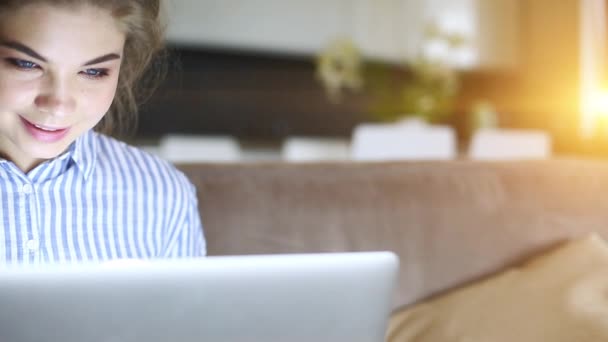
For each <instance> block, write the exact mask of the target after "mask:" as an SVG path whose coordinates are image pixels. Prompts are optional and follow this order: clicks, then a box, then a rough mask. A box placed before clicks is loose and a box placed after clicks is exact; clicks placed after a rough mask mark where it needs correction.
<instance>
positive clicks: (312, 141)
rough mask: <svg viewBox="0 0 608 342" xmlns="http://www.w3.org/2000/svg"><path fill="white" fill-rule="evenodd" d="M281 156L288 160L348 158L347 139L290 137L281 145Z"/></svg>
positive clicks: (348, 147)
mask: <svg viewBox="0 0 608 342" xmlns="http://www.w3.org/2000/svg"><path fill="white" fill-rule="evenodd" d="M281 158H282V159H283V160H286V161H290V162H306V161H321V160H347V159H349V158H350V146H349V141H348V139H335V138H312V137H290V138H287V139H286V140H285V141H284V142H283V145H282V147H281Z"/></svg>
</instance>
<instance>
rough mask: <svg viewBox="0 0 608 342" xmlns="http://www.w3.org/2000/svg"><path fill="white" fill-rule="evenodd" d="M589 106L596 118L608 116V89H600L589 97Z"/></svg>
mask: <svg viewBox="0 0 608 342" xmlns="http://www.w3.org/2000/svg"><path fill="white" fill-rule="evenodd" d="M589 108H590V110H591V112H592V113H593V115H594V116H595V118H596V119H603V120H605V119H607V118H608V89H600V90H598V91H596V92H595V93H594V94H591V96H590V98H589Z"/></svg>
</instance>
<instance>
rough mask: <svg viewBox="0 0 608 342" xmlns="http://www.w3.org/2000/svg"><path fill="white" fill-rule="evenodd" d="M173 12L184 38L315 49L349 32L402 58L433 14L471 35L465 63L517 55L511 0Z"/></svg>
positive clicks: (174, 1) (362, 0)
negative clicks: (470, 48) (470, 46)
mask: <svg viewBox="0 0 608 342" xmlns="http://www.w3.org/2000/svg"><path fill="white" fill-rule="evenodd" d="M168 12H169V20H170V25H169V32H168V37H169V40H170V41H172V42H179V43H188V44H204V45H211V46H223V47H229V48H230V47H233V48H239V49H254V50H263V51H276V52H282V53H292V54H304V55H312V54H316V53H317V52H318V51H319V50H321V49H322V48H323V47H324V46H325V45H326V44H327V43H328V42H329V41H331V40H332V39H333V38H335V37H338V36H349V37H351V38H353V39H354V40H355V41H356V43H357V44H358V45H359V46H360V47H361V48H362V49H363V51H364V53H365V54H366V55H367V56H369V57H375V58H379V59H388V60H400V59H408V58H412V57H413V56H415V55H416V54H417V53H418V51H419V47H420V41H421V38H422V30H423V27H424V24H425V23H426V22H427V21H428V20H431V19H435V20H437V21H438V22H439V24H440V26H443V27H444V28H450V29H452V30H455V31H457V32H460V33H464V34H467V35H468V36H469V39H470V40H471V42H472V45H473V47H472V50H471V51H469V56H468V57H467V58H468V61H465V60H464V59H463V62H462V63H461V65H462V66H464V67H468V66H474V67H480V66H481V67H487V66H490V67H500V66H509V64H513V63H514V62H515V61H516V58H517V41H516V37H517V2H516V1H513V0H492V1H488V0H168ZM497 23H498V24H497ZM514 39H515V40H514Z"/></svg>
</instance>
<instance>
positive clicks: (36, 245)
mask: <svg viewBox="0 0 608 342" xmlns="http://www.w3.org/2000/svg"><path fill="white" fill-rule="evenodd" d="M34 190H35V189H34V186H33V185H32V184H30V183H25V184H23V186H22V187H21V193H22V194H23V196H25V203H26V204H25V205H26V208H27V211H28V216H29V222H28V227H29V228H28V229H29V231H28V237H29V239H28V240H27V241H26V242H25V244H24V249H25V251H24V252H25V253H26V258H29V259H30V260H31V261H32V262H34V263H39V262H40V253H39V250H40V232H39V231H38V228H39V227H38V206H37V203H36V196H35V193H34Z"/></svg>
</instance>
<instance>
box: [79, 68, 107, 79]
mask: <svg viewBox="0 0 608 342" xmlns="http://www.w3.org/2000/svg"><path fill="white" fill-rule="evenodd" d="M81 74H83V75H85V76H86V77H90V78H102V77H104V76H108V70H107V69H86V70H84V71H82V72H81Z"/></svg>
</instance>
